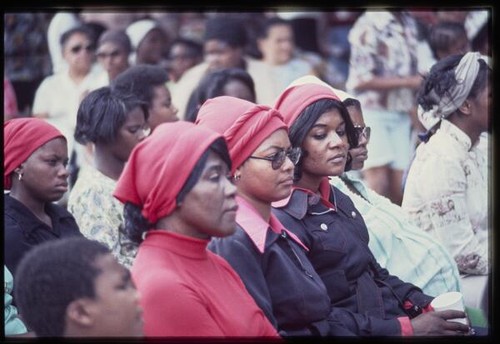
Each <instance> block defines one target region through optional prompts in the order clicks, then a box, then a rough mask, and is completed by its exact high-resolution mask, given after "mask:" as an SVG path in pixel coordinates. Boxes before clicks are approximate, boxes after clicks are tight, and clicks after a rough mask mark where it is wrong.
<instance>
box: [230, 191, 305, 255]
mask: <svg viewBox="0 0 500 344" xmlns="http://www.w3.org/2000/svg"><path fill="white" fill-rule="evenodd" d="M236 202H238V206H239V208H238V212H237V213H236V222H237V223H238V225H240V226H241V228H243V230H244V231H245V232H246V233H247V234H248V236H249V237H250V239H251V240H252V241H253V243H254V244H255V246H257V249H258V250H259V251H260V252H261V253H264V249H265V246H266V235H267V231H268V229H271V230H272V231H273V232H275V233H277V234H280V233H281V231H285V232H286V233H287V234H288V235H289V236H290V237H291V238H292V239H293V240H294V241H295V242H296V243H297V244H299V245H300V246H302V247H303V248H304V249H305V250H306V251H309V249H308V248H307V247H306V245H304V244H303V243H302V241H300V239H299V238H298V237H297V236H296V235H295V234H294V233H292V232H290V231H289V230H288V229H286V228H285V227H284V226H283V225H282V224H281V222H280V221H279V220H278V218H277V217H276V216H275V215H274V214H272V213H271V218H270V219H269V223H267V222H266V221H264V219H263V218H262V217H261V216H260V215H259V213H258V212H257V210H255V208H254V207H253V206H252V205H251V204H250V203H249V202H248V201H247V200H245V199H244V198H242V197H240V196H236Z"/></svg>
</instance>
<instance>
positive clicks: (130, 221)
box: [119, 137, 231, 244]
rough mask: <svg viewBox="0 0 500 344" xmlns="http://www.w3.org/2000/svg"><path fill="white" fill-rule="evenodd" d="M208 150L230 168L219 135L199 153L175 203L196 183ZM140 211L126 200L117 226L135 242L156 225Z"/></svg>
mask: <svg viewBox="0 0 500 344" xmlns="http://www.w3.org/2000/svg"><path fill="white" fill-rule="evenodd" d="M209 152H214V153H215V154H217V155H218V156H219V157H220V158H221V159H222V160H223V161H224V162H225V163H226V164H227V166H228V168H229V169H231V157H230V155H229V151H228V148H227V145H226V141H225V140H224V139H223V138H222V137H220V138H218V139H216V140H215V141H214V142H213V143H212V144H211V145H210V146H209V147H208V148H207V150H206V151H205V152H204V153H203V154H202V155H201V157H200V159H198V161H197V162H196V165H195V166H194V167H193V170H192V171H191V174H190V175H189V177H188V179H187V180H186V181H185V182H184V185H183V186H182V188H181V190H180V191H179V193H178V194H177V197H176V204H177V205H180V204H181V203H182V202H183V201H184V198H185V197H186V195H187V194H188V193H189V192H190V191H191V190H192V189H193V187H194V186H195V185H196V183H198V180H199V179H200V176H201V173H202V172H203V169H204V168H205V164H206V162H207V159H208V155H209ZM141 211H142V209H141V208H140V207H139V206H137V205H135V204H132V203H130V202H126V203H125V205H124V209H123V218H124V224H123V225H122V226H120V228H119V230H120V231H121V232H122V233H123V234H124V235H125V236H126V237H127V238H129V239H130V240H131V241H132V242H134V243H136V244H140V243H141V242H142V240H143V238H142V236H143V234H144V233H145V232H147V231H148V230H150V229H152V228H153V227H154V226H155V225H156V224H155V223H150V222H149V221H148V220H147V219H146V218H145V217H144V216H143V215H142V213H141Z"/></svg>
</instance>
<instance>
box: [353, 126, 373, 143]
mask: <svg viewBox="0 0 500 344" xmlns="http://www.w3.org/2000/svg"><path fill="white" fill-rule="evenodd" d="M354 130H355V131H356V135H357V137H358V140H360V139H361V136H364V137H365V138H366V141H369V140H370V133H371V128H370V127H364V126H361V125H355V126H354Z"/></svg>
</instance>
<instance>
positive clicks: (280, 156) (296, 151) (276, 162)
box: [250, 147, 302, 170]
mask: <svg viewBox="0 0 500 344" xmlns="http://www.w3.org/2000/svg"><path fill="white" fill-rule="evenodd" d="M301 154H302V150H301V149H300V147H295V148H289V149H287V150H284V149H282V150H280V151H279V152H277V153H276V154H273V156H270V157H261V156H250V158H252V159H260V160H267V161H271V167H272V168H273V170H277V169H279V168H280V167H281V166H283V164H284V163H285V159H286V157H288V159H290V161H291V162H292V163H293V164H294V165H297V163H298V162H299V159H300V156H301Z"/></svg>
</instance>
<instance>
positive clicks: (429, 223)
mask: <svg viewBox="0 0 500 344" xmlns="http://www.w3.org/2000/svg"><path fill="white" fill-rule="evenodd" d="M484 140H487V135H481V137H480V140H479V141H478V143H476V144H475V145H474V146H472V143H471V140H470V138H469V136H467V135H466V134H465V133H464V132H463V131H462V130H460V129H459V128H458V127H456V126H455V125H454V124H452V123H451V122H449V121H447V120H443V121H442V122H441V127H440V129H438V131H437V132H436V133H435V134H434V135H433V136H432V137H431V138H430V139H429V141H428V142H427V143H422V144H421V145H419V147H418V148H417V151H416V156H415V160H414V161H413V163H412V165H411V167H410V170H409V173H408V177H407V180H406V185H405V190H404V197H403V203H402V207H403V208H404V209H405V210H406V211H407V212H408V214H409V216H410V219H411V221H412V222H414V223H415V224H416V225H417V227H419V228H421V229H423V230H425V231H427V232H429V233H430V234H431V235H433V236H434V237H435V238H437V239H438V240H440V241H441V243H442V244H443V245H444V246H446V247H447V248H448V250H449V251H450V253H451V254H452V256H453V257H454V258H455V261H456V262H457V265H458V269H459V270H460V272H461V273H468V274H486V273H488V272H489V269H490V266H489V265H490V262H489V257H488V236H489V226H488V205H489V203H488V177H487V176H488V150H487V144H486V143H485V141H484Z"/></svg>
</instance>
